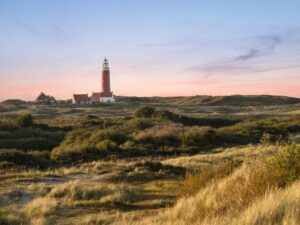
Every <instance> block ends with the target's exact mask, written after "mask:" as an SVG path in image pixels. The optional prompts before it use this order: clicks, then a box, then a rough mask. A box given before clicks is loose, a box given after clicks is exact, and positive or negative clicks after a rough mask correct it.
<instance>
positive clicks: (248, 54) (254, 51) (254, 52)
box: [235, 49, 260, 61]
mask: <svg viewBox="0 0 300 225" xmlns="http://www.w3.org/2000/svg"><path fill="white" fill-rule="evenodd" d="M259 55H260V51H259V50H257V49H249V50H248V51H247V52H246V53H245V54H242V55H239V56H238V57H236V58H235V60H238V61H246V60H249V59H252V58H255V57H256V56H259Z"/></svg>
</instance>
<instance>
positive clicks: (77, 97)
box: [73, 94, 90, 102]
mask: <svg viewBox="0 0 300 225" xmlns="http://www.w3.org/2000/svg"><path fill="white" fill-rule="evenodd" d="M73 98H74V100H75V101H76V102H86V101H89V100H90V98H89V96H88V94H73Z"/></svg>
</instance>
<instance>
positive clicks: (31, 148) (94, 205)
mask: <svg viewBox="0 0 300 225" xmlns="http://www.w3.org/2000/svg"><path fill="white" fill-rule="evenodd" d="M241 98H243V99H244V100H245V99H247V100H249V99H251V101H252V103H253V102H255V101H257V102H261V101H269V103H268V104H269V105H271V104H273V101H275V100H276V98H272V100H270V98H269V97H267V96H265V97H263V96H260V97H254V96H252V97H245V96H244V97H241V96H235V97H233V96H231V97H228V98H225V97H220V98H218V97H215V98H211V97H209V96H202V97H201V96H196V97H186V98H185V97H178V98H172V101H174V104H177V105H178V107H173V109H172V107H170V106H171V105H172V104H173V103H172V102H170V99H169V98H146V99H141V98H126V99H123V100H124V101H125V100H126V101H128V103H127V105H126V107H124V105H122V104H124V102H123V103H122V102H121V103H120V102H119V103H116V104H114V105H103V106H102V105H99V106H97V105H93V106H83V107H78V106H72V105H66V106H55V105H54V106H52V105H51V106H50V105H49V106H45V105H42V106H40V105H37V104H35V103H26V102H19V101H17V102H16V104H17V105H16V106H13V104H14V101H8V102H5V103H1V106H3V108H0V111H1V112H4V113H5V114H4V115H5V117H4V118H3V117H2V119H0V172H1V173H0V181H1V185H0V224H9V225H10V224H12V225H15V224H22V225H29V224H49V225H52V224H62V225H64V224H75V225H80V224H81V225H83V224H86V225H87V224H114V225H117V224H118V225H121V224H122V225H123V224H132V225H137V224H138V225H143V224H144V225H146V224H150V225H169V224H175V225H176V224H178V225H179V224H180V225H185V224H186V225H187V224H188V225H193V224H195V225H196V224H206V225H208V224H221V225H229V224H242V225H256V224H257V225H258V224H298V221H299V220H300V217H299V210H300V202H299V198H300V192H299V188H300V183H299V182H300V138H299V137H300V117H299V115H297V112H300V111H298V108H297V107H298V106H297V103H296V102H294V101H295V100H294V99H285V98H280V99H281V100H278V101H279V102H280V103H279V104H291V105H289V108H288V110H287V108H286V107H285V108H280V107H283V106H278V105H277V106H268V107H265V108H264V109H263V110H262V108H260V107H258V106H257V107H254V108H252V106H251V104H250V105H249V104H248V105H247V106H239V108H236V106H234V105H235V101H238V100H239V99H241ZM141 100H142V101H143V104H141ZM229 101H233V102H232V103H231V106H226V107H224V106H222V104H223V103H222V104H221V102H227V103H228V102H229ZM157 102H159V103H164V104H158V103H157ZM283 102H284V103H283ZM215 103H217V104H218V106H215V105H214V104H215ZM189 104H194V105H195V106H193V107H192V106H191V105H189ZM199 104H200V105H202V106H203V107H199ZM224 104H225V103H224ZM253 104H254V103H253ZM207 105H210V106H209V107H208V106H207ZM153 106H155V108H154V107H153ZM14 107H15V108H14ZM16 108H17V109H18V110H19V109H22V112H23V113H24V114H23V113H22V114H20V113H15V112H16V111H13V110H16ZM274 109H277V111H276V113H275V112H274ZM206 110H207V111H206ZM210 110H211V112H212V113H209V112H208V111H210ZM247 110H249V111H251V112H252V114H249V115H248V114H247V115H246V114H245V113H246V112H247ZM203 111H206V112H203ZM11 112H13V113H11ZM112 112H113V113H115V114H113V113H112ZM182 112H183V113H182ZM253 112H255V113H253ZM231 113H232V114H231ZM109 114H112V115H109ZM107 115H109V116H107Z"/></svg>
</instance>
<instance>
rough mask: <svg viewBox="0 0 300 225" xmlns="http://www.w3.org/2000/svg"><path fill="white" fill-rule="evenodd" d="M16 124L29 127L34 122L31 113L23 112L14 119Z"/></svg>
mask: <svg viewBox="0 0 300 225" xmlns="http://www.w3.org/2000/svg"><path fill="white" fill-rule="evenodd" d="M15 121H16V124H17V125H19V126H21V127H31V126H33V124H34V120H33V117H32V115H31V114H23V115H20V116H18V117H17V118H16V119H15Z"/></svg>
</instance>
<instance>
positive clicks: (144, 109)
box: [135, 106, 155, 118]
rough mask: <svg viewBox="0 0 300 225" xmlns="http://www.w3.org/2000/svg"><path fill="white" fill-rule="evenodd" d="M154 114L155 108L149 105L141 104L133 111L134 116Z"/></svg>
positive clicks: (151, 115) (148, 116) (150, 115)
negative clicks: (141, 105)
mask: <svg viewBox="0 0 300 225" xmlns="http://www.w3.org/2000/svg"><path fill="white" fill-rule="evenodd" d="M154 115H155V109H154V108H152V107H150V106H143V107H141V108H139V109H138V110H137V111H136V112H135V116H136V117H144V118H150V117H153V116H154Z"/></svg>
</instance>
